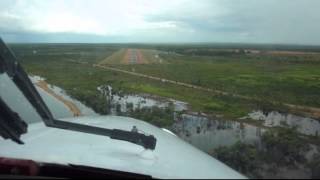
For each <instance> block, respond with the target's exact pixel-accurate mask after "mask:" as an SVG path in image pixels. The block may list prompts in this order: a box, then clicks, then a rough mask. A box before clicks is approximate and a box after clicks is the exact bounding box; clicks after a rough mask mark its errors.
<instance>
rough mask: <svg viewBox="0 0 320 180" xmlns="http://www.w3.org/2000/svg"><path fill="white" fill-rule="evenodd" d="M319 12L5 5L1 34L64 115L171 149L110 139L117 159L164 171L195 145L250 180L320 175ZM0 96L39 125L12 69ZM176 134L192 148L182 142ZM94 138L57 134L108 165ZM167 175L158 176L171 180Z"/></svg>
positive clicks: (211, 6) (182, 2)
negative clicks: (150, 138)
mask: <svg viewBox="0 0 320 180" xmlns="http://www.w3.org/2000/svg"><path fill="white" fill-rule="evenodd" d="M319 7H320V1H318V0H308V1H305V0H294V1H293V0H281V1H277V0H259V1H251V0H241V1H237V0H199V1H194V0H193V1H192V0H177V1H170V0H159V1H154V0H120V1H110V0H106V1H100V0H92V1H90V2H89V1H85V0H77V1H75V0H70V1H67V0H60V1H49V0H42V1H30V2H29V1H28V2H24V1H19V0H12V1H11V0H10V1H9V0H2V1H0V37H1V38H2V39H3V40H4V41H5V43H6V44H7V45H8V47H9V48H10V49H11V50H12V52H13V53H14V54H15V56H16V57H17V60H18V62H19V63H20V64H21V66H22V67H23V68H24V70H25V71H26V72H27V74H28V77H29V78H30V80H31V81H32V84H33V85H34V86H35V88H36V90H37V92H38V93H39V94H40V96H41V97H42V98H43V100H44V102H45V103H46V105H47V106H48V108H49V109H50V111H51V113H52V114H53V116H54V118H56V119H59V120H62V121H68V122H76V123H81V124H86V125H92V126H98V127H107V128H109V129H122V130H126V131H130V132H139V133H145V134H147V135H154V136H156V138H157V140H158V142H160V143H159V144H157V148H156V149H155V151H154V152H153V153H154V154H153V153H150V154H147V153H146V154H147V155H146V154H144V153H137V152H136V151H134V150H133V148H132V147H131V146H129V145H128V146H126V145H124V146H121V143H119V144H117V142H114V141H111V144H112V143H115V145H114V146H112V147H109V146H108V148H111V149H109V151H108V153H110V154H111V155H110V154H108V155H110V156H109V157H118V155H119V156H120V157H121V158H123V157H124V156H126V155H127V156H130V155H132V154H139V155H141V154H143V155H141V156H138V157H139V158H138V160H137V163H141V164H143V165H146V164H148V163H149V164H152V163H151V162H149V161H148V160H146V159H148V158H149V160H150V159H152V160H154V159H157V158H158V160H159V161H157V163H158V164H157V165H159V164H160V165H159V166H161V167H163V166H162V165H164V164H161V163H163V161H162V160H168V159H165V158H164V156H165V155H166V154H168V157H171V156H170V154H169V153H170V152H171V153H174V154H177V158H176V159H175V158H173V159H174V163H177V162H180V161H182V159H181V158H182V157H180V156H182V155H184V154H183V153H181V154H180V153H179V152H175V151H173V150H172V149H171V148H182V149H183V148H185V149H186V151H185V152H189V151H188V150H190V148H196V149H199V150H200V151H201V153H203V154H206V155H209V156H207V157H208V158H207V159H206V160H208V159H210V160H212V159H214V160H215V159H217V160H219V161H221V162H223V163H224V164H226V165H228V166H230V167H231V168H232V169H234V170H236V171H237V172H239V173H241V174H243V175H245V176H246V177H249V178H316V177H318V178H319V177H320V175H319V172H320V143H319V142H320V36H319V31H320V23H317V22H320V11H319ZM0 96H1V98H2V99H4V100H5V102H6V103H8V105H9V106H10V107H11V108H12V110H14V111H16V112H17V113H19V115H20V116H21V117H22V118H23V120H25V121H26V122H28V123H29V124H32V125H30V126H29V128H31V129H32V128H33V129H36V128H34V127H38V126H37V125H39V124H36V123H33V122H39V121H40V117H39V115H38V114H37V112H35V110H34V109H33V108H32V106H31V105H30V103H29V102H27V101H26V98H25V97H23V95H22V94H21V92H20V90H18V89H17V88H16V87H15V85H14V84H12V81H11V79H10V78H9V77H8V76H7V75H6V74H1V75H0ZM41 128H47V127H41ZM41 128H40V129H41ZM48 129H49V128H48ZM46 130H47V129H45V130H43V131H46ZM33 132H34V130H31V133H29V134H28V135H30V134H32V133H33ZM51 132H53V134H57V137H62V135H61V134H63V133H65V132H59V131H57V132H55V131H51ZM59 133H61V134H59ZM162 133H164V134H162ZM63 135H64V136H68V135H67V134H63ZM91 135H92V134H91ZM167 135H170V136H167ZM30 136H32V135H30ZM171 136H172V137H177V138H178V140H179V141H178V142H180V140H181V142H187V144H188V145H190V148H189V146H187V147H188V148H187V147H185V146H184V145H181V144H180V143H178V144H179V145H172V144H173V142H176V141H175V140H173V141H171V140H167V139H166V138H168V137H171ZM75 137H81V138H80V139H81V140H80V139H76V138H75ZM90 137H95V136H85V137H83V136H82V135H79V134H78V135H74V134H71V135H70V136H68V138H70V139H68V138H66V139H64V138H61V139H63V140H61V141H59V140H57V139H56V138H55V137H51V138H52V139H53V140H52V141H53V142H55V143H57V144H59V145H61V144H63V143H64V142H68V143H69V142H74V144H72V143H71V144H70V147H71V146H73V145H75V147H76V145H79V146H80V147H81V148H79V149H80V150H79V151H75V152H78V153H79V154H78V155H79V156H80V154H81V152H83V150H84V149H86V150H87V149H90V150H91V148H93V149H94V150H95V151H90V152H92V154H90V157H91V155H92V158H93V159H94V158H99V159H100V156H101V151H102V150H101V149H103V148H105V147H104V146H103V147H101V146H100V145H99V143H100V141H99V142H97V141H96V140H97V139H93V140H92V139H91V140H90V143H87V144H86V143H83V141H82V140H85V139H87V138H88V139H90ZM172 137H171V138H172ZM72 138H74V139H72ZM169 139H170V138H169ZM48 141H50V138H49V135H48ZM79 141H81V142H79ZM26 142H28V140H26ZM164 142H166V143H164ZM31 144H32V142H31ZM182 144H183V143H182ZM0 145H1V142H0ZM32 145H33V144H32ZM112 145H113V144H112ZM158 145H159V146H158ZM30 146H31V145H30ZM0 147H1V146H0ZM67 147H68V148H70V147H69V146H67ZM77 147H78V146H77ZM127 147H130V148H128V149H126V148H127ZM99 148H100V149H99ZM112 148H113V149H112ZM131 148H132V149H131ZM26 149H27V150H28V148H26ZM0 150H1V149H0ZM54 150H55V149H53V150H52V152H54ZM69 150H70V149H69ZM169 151H170V152H169ZM190 151H192V150H190ZM43 152H45V151H44V150H43ZM68 152H69V153H68ZM70 152H72V150H70V151H66V152H61V155H62V156H63V155H65V156H66V158H65V159H64V160H65V161H68V160H70V159H68V158H67V157H70V158H71V157H72V158H71V160H74V161H73V162H79V163H84V162H85V163H88V162H91V161H89V160H90V159H87V158H84V157H82V156H80V157H77V158H73V157H74V156H76V155H77V153H75V154H72V155H74V156H71V155H70ZM192 152H193V151H192ZM44 154H45V153H44ZM129 154H130V155H129ZM0 155H1V154H0ZM113 155H115V156H113ZM157 155H159V157H158V156H157ZM178 155H180V156H179V158H180V159H178ZM127 156H126V157H125V158H123V159H125V160H128V159H130V158H128V157H127ZM132 156H133V155H132ZM156 156H157V157H156ZM48 157H51V156H48ZM53 157H55V156H54V155H53ZM130 157H131V156H130ZM189 157H190V158H191V155H190V156H189ZM192 157H193V156H192ZM194 157H198V156H194ZM201 157H202V156H201ZM121 158H120V159H121ZM126 158H127V159H126ZM135 158H137V157H136V156H135ZM62 159H63V158H62ZM199 159H201V161H200V160H199ZM199 159H197V158H196V159H194V162H196V160H199V162H198V161H197V162H198V163H199V164H201V163H200V162H203V161H202V158H199ZM50 160H56V159H55V158H53V159H50ZM59 160H61V158H60V159H59ZM102 160H103V158H101V161H102ZM150 161H151V160H150ZM168 161H169V160H168ZM172 161H173V160H172ZM208 161H209V160H208ZM160 162H161V163H160ZM170 162H171V161H170ZM206 162H207V161H206ZM210 162H211V161H210ZM93 164H94V165H96V166H100V167H104V168H105V167H106V165H105V164H104V163H100V162H99V163H97V162H94V163H93ZM120 164H121V163H120ZM149 164H148V165H149ZM155 164H156V163H155ZM111 165H114V166H112V167H115V166H116V167H118V166H117V165H118V164H116V163H113V164H111ZM121 165H123V164H121ZM175 165H177V164H175ZM193 165H194V166H195V163H193V162H190V163H185V164H184V165H181V164H179V165H178V167H181V168H182V169H183V168H186V167H189V166H190V167H191V166H192V167H193ZM132 166H135V165H132ZM146 166H147V165H146ZM121 167H122V166H121ZM147 167H149V166H147ZM168 167H169V165H168ZM190 167H189V168H190ZM219 167H220V166H219ZM137 168H138V167H137ZM193 168H195V167H193ZM193 168H190V169H193ZM204 168H206V167H204ZM147 169H148V168H147ZM160 169H161V168H160ZM164 169H165V168H164V167H163V169H161V170H159V171H161V172H154V171H147V172H148V173H155V174H156V175H160V176H159V177H167V176H165V175H168V176H169V175H170V176H169V177H171V175H172V174H170V173H173V172H171V171H170V170H167V171H165V170H164ZM126 170H127V169H126ZM135 170H137V171H139V172H146V171H145V170H146V167H145V166H141V169H139V168H138V169H135ZM148 170H149V169H148ZM179 172H181V173H182V174H185V175H188V176H186V177H192V175H195V176H196V175H199V174H201V173H200V172H202V171H200V170H197V173H199V174H197V173H195V174H192V173H191V172H188V171H187V170H185V169H184V170H181V171H179ZM210 172H211V171H210ZM210 172H209V171H208V172H207V173H208V174H210ZM214 172H215V171H214V170H213V171H212V172H211V173H214ZM221 172H222V171H221ZM189 173H190V174H189ZM203 174H204V175H207V174H206V173H203ZM162 175H164V176H162Z"/></svg>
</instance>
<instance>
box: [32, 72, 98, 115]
mask: <svg viewBox="0 0 320 180" xmlns="http://www.w3.org/2000/svg"><path fill="white" fill-rule="evenodd" d="M29 78H30V79H31V81H32V83H34V84H35V83H37V82H39V81H44V80H45V79H44V78H42V77H39V76H29ZM35 87H36V89H37V90H38V92H39V93H40V95H41V97H42V98H43V100H44V101H45V103H46V104H47V105H48V108H49V109H50V111H51V113H52V114H53V116H54V117H55V118H67V117H73V113H72V112H71V111H70V110H69V109H68V107H67V106H66V105H65V104H64V103H63V102H61V101H60V100H58V99H57V98H55V97H53V96H52V95H50V94H48V93H47V92H46V91H44V90H43V89H42V88H40V87H38V86H35ZM48 88H50V90H52V91H53V92H54V93H55V94H56V95H58V96H61V97H62V98H63V99H65V100H67V101H69V102H72V103H73V104H75V105H76V106H77V108H79V109H80V111H81V114H82V115H97V113H95V112H94V111H93V110H92V109H91V108H89V107H87V106H85V105H84V104H82V103H81V102H80V101H78V100H76V99H73V98H71V97H70V96H69V95H68V94H67V93H66V92H65V91H64V90H62V89H61V88H59V87H57V86H53V85H50V84H49V85H48Z"/></svg>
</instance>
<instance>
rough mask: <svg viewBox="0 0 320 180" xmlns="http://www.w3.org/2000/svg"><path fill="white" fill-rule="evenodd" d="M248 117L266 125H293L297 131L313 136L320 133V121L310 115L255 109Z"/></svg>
mask: <svg viewBox="0 0 320 180" xmlns="http://www.w3.org/2000/svg"><path fill="white" fill-rule="evenodd" d="M247 117H249V118H251V119H254V120H258V121H263V125H264V126H266V127H292V128H297V131H298V132H300V133H301V134H305V135H312V136H318V135H320V121H317V120H315V119H311V118H308V117H301V116H297V115H294V114H287V113H280V112H277V111H271V112H263V111H261V110H258V111H253V112H251V113H249V114H248V116H247Z"/></svg>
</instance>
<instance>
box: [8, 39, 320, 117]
mask: <svg viewBox="0 0 320 180" xmlns="http://www.w3.org/2000/svg"><path fill="white" fill-rule="evenodd" d="M12 47H13V49H14V51H15V52H16V54H17V56H18V58H19V59H20V60H21V62H22V63H23V66H24V67H25V68H26V69H27V71H28V72H29V73H32V74H37V75H40V76H43V77H45V78H47V80H48V82H49V83H52V84H55V85H57V86H60V87H62V88H63V89H66V90H67V92H68V93H69V94H70V95H72V96H74V97H75V98H77V99H79V100H81V101H83V102H84V103H86V104H88V105H90V106H92V107H93V108H94V109H95V110H97V109H98V110H99V109H100V110H101V108H102V107H103V105H104V104H103V102H102V101H103V100H102V99H101V97H99V95H98V92H97V90H96V87H97V86H99V85H102V84H110V85H112V86H113V87H114V88H115V89H117V90H123V91H124V92H128V93H129V92H134V93H150V94H155V95H159V96H164V97H169V98H174V99H177V100H181V101H186V102H188V103H189V104H190V105H191V107H192V109H193V110H195V111H202V112H207V113H214V114H216V113H218V114H223V115H224V116H225V117H229V118H239V117H241V116H244V115H246V113H248V112H250V111H251V110H253V109H273V110H282V111H286V110H287V109H286V108H285V107H283V106H282V104H285V103H290V104H295V105H302V106H312V107H318V108H319V107H320V101H319V99H320V83H319V82H320V81H319V80H320V71H319V69H320V60H319V55H318V54H310V55H294V56H293V55H290V56H284V55H283V54H281V56H278V55H275V54H272V55H270V54H259V55H256V54H232V53H231V54H228V53H227V54H225V53H221V52H219V53H217V52H214V53H216V54H210V55H207V54H205V55H201V54H196V55H190V54H186V52H190V51H186V50H183V46H182V47H179V50H175V49H174V48H172V51H168V50H166V48H167V49H168V47H155V48H157V49H159V50H161V51H158V50H152V49H147V48H146V47H126V46H124V47H122V46H120V45H74V44H71V45H12ZM126 48H136V49H140V51H141V52H142V54H143V56H144V58H145V59H148V61H150V62H154V61H155V59H152V58H155V56H154V54H155V53H156V54H158V55H159V57H158V58H157V59H160V58H161V59H163V60H164V62H165V63H149V64H129V65H128V64H121V61H122V59H123V56H124V54H125V49H126ZM185 48H186V49H188V48H189V47H185ZM181 49H182V50H181ZM192 49H196V48H192ZM34 51H36V53H34ZM195 52H197V51H194V50H193V53H195ZM200 52H201V53H208V52H206V51H203V50H202V51H200ZM198 53H199V52H198ZM210 53H212V51H210ZM75 62H85V63H87V64H79V63H75ZM95 63H102V64H105V63H107V65H109V66H111V67H116V68H120V69H124V70H128V71H131V70H132V69H135V72H139V73H144V74H148V75H152V76H157V77H162V78H166V79H170V80H176V81H181V82H185V83H190V84H194V85H197V86H202V87H208V88H212V89H216V90H222V91H225V92H228V93H231V94H232V93H235V94H240V95H245V96H249V97H254V99H255V100H246V99H241V98H237V97H232V96H219V95H216V94H211V93H208V92H204V91H201V90H195V89H191V88H186V87H181V86H177V85H173V84H166V83H162V82H159V81H154V80H150V79H145V78H142V77H135V76H130V75H128V74H123V73H119V72H112V71H107V70H103V69H97V68H94V67H92V66H91V65H90V64H95ZM109 63H110V64H109ZM273 101H274V102H279V103H271V102H273ZM99 104H101V105H99Z"/></svg>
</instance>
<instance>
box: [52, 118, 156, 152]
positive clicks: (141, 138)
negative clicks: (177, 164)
mask: <svg viewBox="0 0 320 180" xmlns="http://www.w3.org/2000/svg"><path fill="white" fill-rule="evenodd" d="M49 127H55V128H60V129H68V130H72V131H78V132H84V133H90V134H96V135H102V136H109V137H110V138H111V139H117V140H122V141H127V142H131V143H134V144H137V145H140V146H143V147H144V148H145V149H151V150H154V149H155V147H156V142H157V139H156V138H155V137H154V136H153V135H146V134H142V133H139V132H137V131H135V130H134V129H135V128H134V127H133V129H132V130H131V131H125V130H121V129H106V128H100V127H94V126H88V125H84V124H76V123H72V122H67V121H61V120H54V124H53V126H51V125H49Z"/></svg>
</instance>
